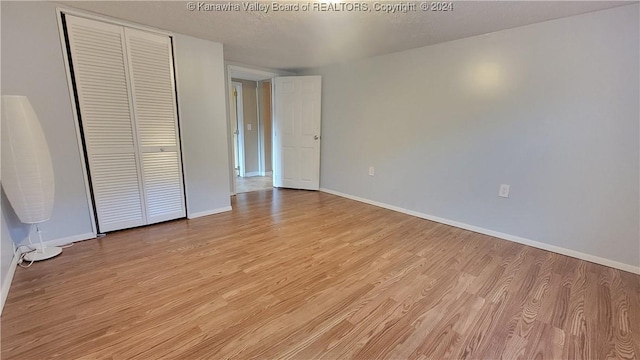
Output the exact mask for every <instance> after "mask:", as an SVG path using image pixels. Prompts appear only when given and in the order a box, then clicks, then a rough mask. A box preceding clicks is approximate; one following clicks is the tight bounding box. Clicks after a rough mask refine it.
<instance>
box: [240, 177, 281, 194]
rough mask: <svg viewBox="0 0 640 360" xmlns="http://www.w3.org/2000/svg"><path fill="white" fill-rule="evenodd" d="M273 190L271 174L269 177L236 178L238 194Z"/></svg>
mask: <svg viewBox="0 0 640 360" xmlns="http://www.w3.org/2000/svg"><path fill="white" fill-rule="evenodd" d="M272 188H273V178H272V175H271V174H267V176H251V177H240V176H238V177H236V193H238V194H240V193H245V192H250V191H257V190H265V189H272Z"/></svg>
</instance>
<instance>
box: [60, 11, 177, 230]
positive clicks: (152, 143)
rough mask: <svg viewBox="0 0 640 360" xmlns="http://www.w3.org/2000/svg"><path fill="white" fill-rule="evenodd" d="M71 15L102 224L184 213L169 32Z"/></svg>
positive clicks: (121, 225)
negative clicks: (163, 33)
mask: <svg viewBox="0 0 640 360" xmlns="http://www.w3.org/2000/svg"><path fill="white" fill-rule="evenodd" d="M65 20H66V24H67V33H68V37H69V47H70V50H71V63H72V65H73V74H74V81H75V85H76V89H77V95H78V103H79V107H80V115H81V124H82V130H83V137H84V142H85V149H86V152H87V159H88V162H89V172H90V174H89V175H90V178H91V185H92V191H93V197H94V201H95V208H96V213H97V217H98V226H99V230H100V231H101V232H106V231H113V230H119V229H124V228H128V227H134V226H140V225H146V224H152V223H156V222H160V221H165V220H171V219H176V218H180V217H184V216H185V213H186V211H185V202H184V190H183V189H184V186H183V182H182V163H181V156H180V143H179V136H178V135H179V132H178V125H177V115H176V101H175V85H174V83H173V66H172V64H173V62H172V53H171V39H170V38H169V37H168V36H164V35H157V34H152V33H148V32H144V31H139V30H134V29H130V28H127V27H123V26H118V25H112V24H107V23H103V22H100V21H94V20H88V19H83V18H78V17H74V16H69V15H67V16H66V17H65Z"/></svg>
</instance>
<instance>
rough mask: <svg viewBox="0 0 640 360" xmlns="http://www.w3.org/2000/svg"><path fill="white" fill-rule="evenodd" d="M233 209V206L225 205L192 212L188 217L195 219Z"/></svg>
mask: <svg viewBox="0 0 640 360" xmlns="http://www.w3.org/2000/svg"><path fill="white" fill-rule="evenodd" d="M231 210H232V208H231V206H225V207H221V208H218V209H213V210H207V211H201V212H197V213H190V214H187V219H195V218H199V217H203V216H208V215H215V214H219V213H223V212H227V211H231Z"/></svg>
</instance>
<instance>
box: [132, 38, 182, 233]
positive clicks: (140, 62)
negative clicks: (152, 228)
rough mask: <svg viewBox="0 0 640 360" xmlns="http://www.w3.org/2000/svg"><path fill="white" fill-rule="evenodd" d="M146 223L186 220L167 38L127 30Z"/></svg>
mask: <svg viewBox="0 0 640 360" xmlns="http://www.w3.org/2000/svg"><path fill="white" fill-rule="evenodd" d="M125 38H126V44H127V55H128V58H129V73H130V78H131V88H132V90H133V103H134V113H135V114H134V115H135V124H136V126H137V132H138V139H139V146H140V155H141V164H142V182H143V188H144V194H145V196H144V197H145V199H146V210H147V221H148V223H149V224H152V223H156V222H160V221H166V220H170V219H176V218H180V217H184V216H185V203H184V190H183V189H184V186H183V184H182V162H181V156H180V141H179V136H178V123H177V116H176V100H175V87H174V83H173V79H174V77H173V60H172V59H173V57H172V54H171V39H170V38H169V37H168V36H162V35H157V34H152V33H149V32H145V31H140V30H134V29H130V28H125Z"/></svg>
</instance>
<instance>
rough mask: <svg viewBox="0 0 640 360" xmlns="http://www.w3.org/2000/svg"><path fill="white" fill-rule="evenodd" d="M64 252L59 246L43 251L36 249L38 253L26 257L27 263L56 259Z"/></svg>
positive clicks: (46, 248) (31, 253)
mask: <svg viewBox="0 0 640 360" xmlns="http://www.w3.org/2000/svg"><path fill="white" fill-rule="evenodd" d="M61 252H62V248H59V247H57V246H47V247H45V248H42V249H36V251H32V252H30V253H27V254H25V255H24V260H25V261H42V260H47V259H51V258H52V257H56V256H58V255H60V253H61Z"/></svg>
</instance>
